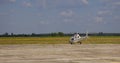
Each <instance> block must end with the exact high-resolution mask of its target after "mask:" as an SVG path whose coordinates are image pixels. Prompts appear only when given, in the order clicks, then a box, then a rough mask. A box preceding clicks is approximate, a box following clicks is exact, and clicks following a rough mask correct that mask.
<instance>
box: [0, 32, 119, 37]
mask: <svg viewBox="0 0 120 63" xmlns="http://www.w3.org/2000/svg"><path fill="white" fill-rule="evenodd" d="M79 34H80V35H81V36H85V33H79ZM72 35H74V33H63V32H54V33H44V34H43V33H42V34H36V33H31V34H14V33H10V34H9V33H7V32H6V33H4V34H0V37H64V36H72ZM88 35H89V36H120V33H103V32H99V33H88Z"/></svg>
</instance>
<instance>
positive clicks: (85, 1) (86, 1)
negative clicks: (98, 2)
mask: <svg viewBox="0 0 120 63" xmlns="http://www.w3.org/2000/svg"><path fill="white" fill-rule="evenodd" d="M81 1H82V3H83V4H85V5H87V4H88V3H89V2H88V0H81Z"/></svg>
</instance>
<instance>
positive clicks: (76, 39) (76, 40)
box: [69, 32, 88, 44]
mask: <svg viewBox="0 0 120 63" xmlns="http://www.w3.org/2000/svg"><path fill="white" fill-rule="evenodd" d="M87 38H88V32H86V35H85V36H82V37H81V36H80V35H79V33H75V34H74V36H72V37H71V38H70V40H69V43H70V44H74V43H80V44H82V41H83V40H85V39H87Z"/></svg>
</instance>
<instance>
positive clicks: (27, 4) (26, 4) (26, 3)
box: [23, 1, 32, 7]
mask: <svg viewBox="0 0 120 63" xmlns="http://www.w3.org/2000/svg"><path fill="white" fill-rule="evenodd" d="M23 6H25V7H32V4H31V3H30V2H26V1H24V2H23Z"/></svg>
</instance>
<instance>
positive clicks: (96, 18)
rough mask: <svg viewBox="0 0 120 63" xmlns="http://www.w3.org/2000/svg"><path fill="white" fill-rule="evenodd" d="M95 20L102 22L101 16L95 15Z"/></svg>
mask: <svg viewBox="0 0 120 63" xmlns="http://www.w3.org/2000/svg"><path fill="white" fill-rule="evenodd" d="M95 22H96V23H102V22H103V18H102V17H99V16H97V17H95Z"/></svg>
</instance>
